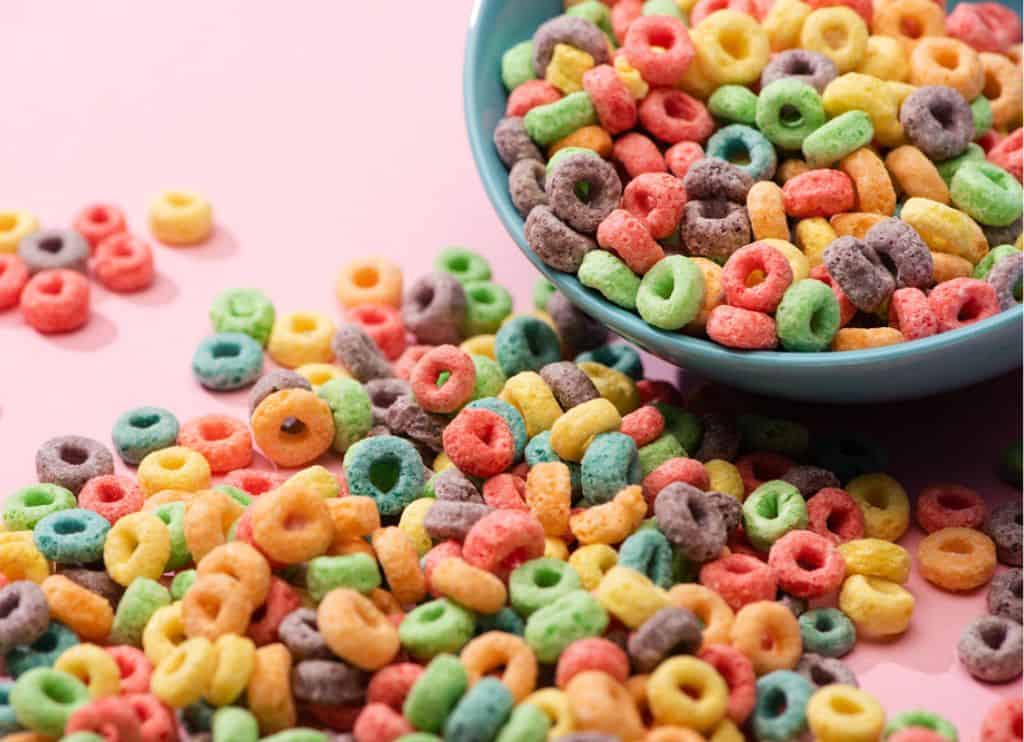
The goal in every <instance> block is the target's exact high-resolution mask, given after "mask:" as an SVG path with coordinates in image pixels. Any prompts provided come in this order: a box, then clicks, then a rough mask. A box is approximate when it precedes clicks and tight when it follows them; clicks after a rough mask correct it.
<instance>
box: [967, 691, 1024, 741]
mask: <svg viewBox="0 0 1024 742" xmlns="http://www.w3.org/2000/svg"><path fill="white" fill-rule="evenodd" d="M1021 706H1022V703H1021V698H1020V695H1019V694H1018V695H1017V696H1016V697H1011V698H1004V699H1002V700H1001V701H997V702H996V703H995V704H994V705H993V706H992V708H990V709H989V710H988V713H987V714H985V720H984V721H983V722H982V723H981V729H980V731H979V734H980V736H979V737H978V739H981V740H984V741H985V742H1020V739H1021V727H1022V726H1024V720H1022V719H1021Z"/></svg>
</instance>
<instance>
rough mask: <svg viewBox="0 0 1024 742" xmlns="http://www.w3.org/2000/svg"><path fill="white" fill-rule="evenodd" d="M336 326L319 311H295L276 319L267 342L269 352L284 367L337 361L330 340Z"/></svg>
mask: <svg viewBox="0 0 1024 742" xmlns="http://www.w3.org/2000/svg"><path fill="white" fill-rule="evenodd" d="M332 337H334V323H333V322H331V320H330V318H329V317H327V315H325V314H320V313H319V312H292V313H291V314H282V315H279V316H278V317H277V319H276V320H274V327H273V329H272V330H271V331H270V339H269V340H267V353H268V354H269V355H270V357H271V358H272V359H274V361H275V362H276V363H278V364H280V365H281V366H284V367H285V368H298V367H299V366H305V365H306V364H309V363H329V362H330V361H331V360H333V359H334V351H333V350H331V338H332Z"/></svg>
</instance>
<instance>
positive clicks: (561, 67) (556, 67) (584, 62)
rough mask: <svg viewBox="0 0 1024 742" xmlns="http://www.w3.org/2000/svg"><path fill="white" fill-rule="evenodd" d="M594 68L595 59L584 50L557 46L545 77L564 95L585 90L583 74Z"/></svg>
mask: <svg viewBox="0 0 1024 742" xmlns="http://www.w3.org/2000/svg"><path fill="white" fill-rule="evenodd" d="M593 66H594V58H593V57H592V56H590V55H589V54H587V53H586V52H585V51H583V50H582V49H577V48H576V47H574V46H570V45H569V44H555V50H554V53H553V54H552V55H551V63H550V64H548V70H547V73H546V74H545V76H544V79H546V80H547V81H548V82H549V83H551V84H552V85H554V86H555V87H556V88H558V89H559V90H561V91H562V92H563V93H564V94H566V95H568V94H569V93H578V92H579V91H581V90H583V73H584V72H586V71H587V70H589V69H590V68H591V67H593Z"/></svg>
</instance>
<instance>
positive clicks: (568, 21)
mask: <svg viewBox="0 0 1024 742" xmlns="http://www.w3.org/2000/svg"><path fill="white" fill-rule="evenodd" d="M556 44H568V45H569V46H574V47H576V48H577V49H579V50H580V51H584V52H586V53H587V54H589V55H590V56H591V57H593V58H594V66H595V67H596V66H597V65H599V64H605V63H607V62H609V61H610V57H609V56H608V39H607V37H606V36H605V35H604V32H603V31H602V30H601V29H600V28H598V27H597V26H596V25H594V24H593V23H591V22H590V21H588V20H586V19H584V18H579V17H577V16H571V15H560V16H556V17H555V18H552V19H551V20H549V21H546V22H545V23H542V24H541V25H540V27H539V28H538V29H537V30H536V31H534V33H533V71H534V72H536V73H537V77H539V78H541V79H542V80H543V79H544V75H545V74H546V73H547V70H548V65H549V64H551V57H552V56H553V55H554V53H555V45H556Z"/></svg>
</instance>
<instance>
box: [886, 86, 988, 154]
mask: <svg viewBox="0 0 1024 742" xmlns="http://www.w3.org/2000/svg"><path fill="white" fill-rule="evenodd" d="M900 124H902V125H903V131H904V132H905V133H906V135H907V139H909V140H910V143H911V144H913V145H914V146H915V147H917V148H918V149H919V150H921V151H922V152H924V153H925V154H926V155H927V156H928V157H929V158H931V159H932V160H936V161H938V160H948V159H949V158H951V157H956V156H957V155H958V154H960V153H961V152H963V151H964V150H965V149H966V148H967V145H968V144H970V142H971V140H972V139H973V138H974V117H973V115H972V114H971V107H970V106H969V105H967V101H965V100H964V99H963V96H962V95H960V93H958V92H957V91H956V90H954V89H953V88H949V87H946V86H945V85H926V86H924V87H922V88H918V89H917V90H915V91H914V92H913V93H911V94H910V95H908V96H907V98H906V100H904V101H903V105H902V106H900Z"/></svg>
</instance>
